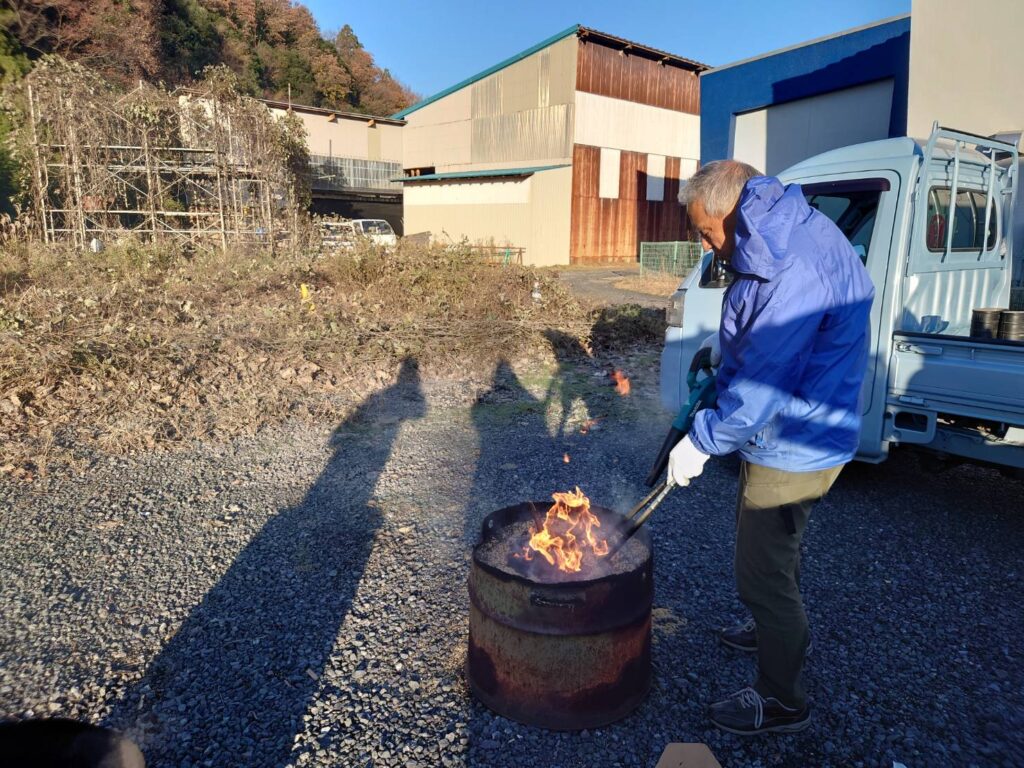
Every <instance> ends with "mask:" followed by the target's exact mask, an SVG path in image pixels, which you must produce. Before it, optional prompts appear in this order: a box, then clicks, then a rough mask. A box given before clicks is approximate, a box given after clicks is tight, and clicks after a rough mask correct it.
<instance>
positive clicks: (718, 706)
mask: <svg viewBox="0 0 1024 768" xmlns="http://www.w3.org/2000/svg"><path fill="white" fill-rule="evenodd" d="M708 717H709V718H710V719H711V722H712V723H714V724H715V725H717V726H718V727H719V728H721V729H722V730H723V731H729V733H737V734H739V735H740V736H753V735H754V734H758V733H767V732H769V731H775V732H776V733H795V732H797V731H802V730H803V729H804V728H806V727H807V726H808V725H810V724H811V708H810V706H809V705H807V704H805V705H804V706H803V708H802V709H794V708H792V707H787V706H786V705H784V704H783V703H782V702H781V701H779V700H778V699H776V698H773V697H769V698H767V699H766V698H764V697H762V696H761V694H759V693H758V692H757V691H755V690H754V689H753V688H744V689H743V690H742V691H737V692H736V693H734V694H733V695H732V696H730V697H729V698H727V699H725V700H723V701H719V702H716V703H714V704H712V705H711V706H710V707H708Z"/></svg>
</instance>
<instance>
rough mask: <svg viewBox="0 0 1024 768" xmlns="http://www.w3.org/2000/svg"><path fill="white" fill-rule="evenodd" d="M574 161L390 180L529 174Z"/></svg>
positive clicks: (440, 179)
mask: <svg viewBox="0 0 1024 768" xmlns="http://www.w3.org/2000/svg"><path fill="white" fill-rule="evenodd" d="M570 165H572V163H562V164H561V165H535V166H533V167H531V168H488V169H486V170H482V171H452V172H451V173H427V174H424V175H423V176H402V177H400V178H397V179H389V181H401V182H407V181H443V180H445V179H476V178H480V177H485V176H529V175H530V174H532V173H540V172H541V171H553V170H554V169H555V168H568V167H569V166H570Z"/></svg>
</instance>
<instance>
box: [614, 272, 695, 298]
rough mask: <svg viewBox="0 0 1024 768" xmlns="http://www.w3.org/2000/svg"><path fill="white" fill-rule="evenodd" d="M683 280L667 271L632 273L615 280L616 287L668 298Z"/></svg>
mask: <svg viewBox="0 0 1024 768" xmlns="http://www.w3.org/2000/svg"><path fill="white" fill-rule="evenodd" d="M682 281H683V279H682V278H681V277H678V276H677V275H670V274H668V273H666V272H653V273H648V274H646V275H630V276H629V277H624V278H622V279H621V280H616V281H615V287H616V288H618V289H620V290H623V291H633V292H634V293H645V294H647V295H648V296H664V297H665V298H666V299H667V298H668V297H669V296H671V295H672V293H673V292H674V291H675V290H676V288H678V287H679V284H680V283H681V282H682Z"/></svg>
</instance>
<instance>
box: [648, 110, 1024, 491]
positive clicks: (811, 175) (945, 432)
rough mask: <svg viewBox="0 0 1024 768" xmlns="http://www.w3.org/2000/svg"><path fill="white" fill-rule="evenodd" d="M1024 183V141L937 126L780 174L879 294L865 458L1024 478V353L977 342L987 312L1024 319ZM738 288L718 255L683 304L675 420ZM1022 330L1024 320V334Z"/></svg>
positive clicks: (679, 294)
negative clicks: (848, 248)
mask: <svg viewBox="0 0 1024 768" xmlns="http://www.w3.org/2000/svg"><path fill="white" fill-rule="evenodd" d="M1019 173H1020V157H1019V155H1018V149H1017V145H1016V142H1015V141H1013V142H1011V141H1002V140H998V139H993V138H989V137H984V136H976V135H973V134H970V133H966V132H964V131H956V130H951V129H946V128H940V127H939V126H938V124H936V125H935V127H934V128H933V130H932V135H931V137H930V138H929V139H928V140H927V141H924V142H922V141H917V140H914V139H910V138H895V139H885V140H882V141H873V142H868V143H865V144H856V145H853V146H848V147H843V148H840V149H835V150H832V151H829V152H825V153H824V154H821V155H818V156H816V157H812V158H810V159H808V160H805V161H803V162H801V163H799V164H797V165H795V166H793V167H791V168H789V169H788V170H786V171H785V172H784V173H781V174H779V178H780V179H781V180H782V182H783V183H785V184H790V183H795V184H799V185H800V186H801V188H802V191H803V194H804V196H805V197H806V199H807V201H808V203H810V205H811V206H812V207H814V208H816V209H817V210H819V211H821V212H822V213H824V214H826V215H827V216H829V218H831V219H832V220H833V221H834V222H835V223H836V224H837V225H838V226H839V228H840V229H841V230H842V231H843V233H844V234H845V235H846V236H847V237H848V238H849V240H850V242H851V244H852V245H853V247H854V249H855V250H856V251H857V253H858V254H859V255H860V256H861V258H862V259H863V260H864V263H865V266H866V267H867V270H868V273H869V274H870V276H871V280H872V281H873V283H874V286H875V300H874V304H873V305H872V308H871V320H870V324H871V329H870V333H871V348H870V354H869V358H868V370H867V374H866V376H865V380H864V388H863V392H862V402H863V425H862V428H861V434H860V445H859V448H858V452H857V459H859V460H861V461H867V462H875V463H877V462H881V461H884V460H885V459H886V457H887V456H888V455H889V452H890V450H891V449H892V448H893V447H895V446H915V447H917V448H920V449H923V450H925V451H927V452H928V453H929V454H930V455H931V456H932V457H934V458H936V459H938V460H939V462H938V463H939V466H943V465H946V464H947V463H949V464H955V463H960V462H974V463H978V464H985V465H992V466H996V467H999V468H1000V469H1002V470H1003V471H1004V472H1006V473H1007V474H1014V475H1016V476H1024V341H1017V340H1012V339H1007V338H981V337H979V336H978V335H975V336H972V335H971V334H972V312H973V310H975V309H982V308H1000V307H1001V308H1006V309H1009V308H1010V307H1011V301H1012V302H1013V305H1014V306H1013V308H1014V309H1019V310H1024V306H1021V304H1022V303H1024V302H1022V299H1024V295H1022V294H1024V288H1021V287H1020V285H1019V284H1018V286H1017V287H1014V286H1013V279H1014V273H1015V272H1016V275H1017V276H1018V277H1017V280H1018V281H1019V280H1020V276H1021V275H1022V274H1024V269H1022V267H1024V204H1021V202H1020V198H1019V196H1018V195H1017V183H1018V176H1019ZM1014 230H1016V232H1015V231H1014ZM1015 234H1016V235H1017V237H1016V238H1015V237H1014V235H1015ZM1015 244H1016V247H1017V250H1016V251H1015V250H1014V246H1015ZM730 281H731V274H730V273H729V272H728V271H727V270H726V269H724V268H723V267H722V266H721V265H720V264H718V263H717V262H716V261H715V259H714V258H713V256H712V254H711V253H705V254H704V256H703V258H702V260H701V262H700V263H699V264H698V265H697V266H696V267H695V268H694V269H693V270H692V271H691V272H690V274H689V275H688V276H687V277H686V278H685V279H684V280H683V282H682V284H681V285H680V287H679V289H678V290H677V291H676V292H675V293H674V294H673V295H672V298H671V300H670V304H669V309H668V311H667V320H668V328H667V330H666V333H665V347H664V350H663V352H662V358H661V399H662V403H663V405H664V406H665V407H666V408H668V409H669V410H671V411H673V412H675V411H677V410H678V409H679V407H680V405H681V404H682V403H685V402H686V398H687V385H686V373H687V370H688V368H689V364H690V361H691V360H692V358H693V356H694V354H695V353H696V351H697V349H698V347H699V346H700V343H701V341H702V340H703V339H704V338H705V337H706V336H707V335H708V334H710V333H711V332H713V331H715V330H717V329H718V325H719V321H720V318H721V307H722V296H723V293H724V291H725V289H726V287H727V286H728V284H729V282H730ZM1022 318H1024V314H1018V315H1014V316H1011V317H1010V319H1011V320H1013V322H1014V323H1016V324H1017V327H1019V322H1020V320H1021V319H1022Z"/></svg>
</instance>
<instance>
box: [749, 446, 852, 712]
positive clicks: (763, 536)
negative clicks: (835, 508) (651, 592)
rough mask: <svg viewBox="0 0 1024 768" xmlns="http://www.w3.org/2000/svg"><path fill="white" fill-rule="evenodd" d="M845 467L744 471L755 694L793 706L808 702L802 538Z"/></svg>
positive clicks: (755, 466) (751, 467)
mask: <svg viewBox="0 0 1024 768" xmlns="http://www.w3.org/2000/svg"><path fill="white" fill-rule="evenodd" d="M842 468H843V467H842V465H840V466H838V467H832V468H831V469H822V470H818V471H815V472H784V471H782V470H779V469H770V468H768V467H762V466H758V465H756V464H749V463H748V462H746V461H744V462H743V465H742V466H741V468H740V487H739V495H738V498H737V501H736V587H737V589H738V590H739V595H740V600H742V601H743V603H744V605H746V606H747V608H749V609H750V612H751V613H752V614H753V616H754V622H755V623H756V624H757V662H758V677H757V682H756V683H755V684H754V688H755V689H756V690H757V692H758V693H760V694H761V695H762V696H765V697H768V696H774V697H775V698H777V699H778V700H779V701H781V702H782V703H783V704H785V705H786V706H788V707H798V708H802V707H803V706H804V704H805V703H806V701H807V697H806V694H805V693H804V689H803V685H802V683H801V681H800V672H801V670H802V668H803V664H804V653H805V652H806V650H807V638H808V635H807V614H806V613H804V605H803V600H802V598H801V597H800V539H801V538H802V537H803V533H804V527H805V526H806V525H807V518H808V517H809V516H810V514H811V507H812V506H813V505H814V502H816V501H817V500H818V499H820V498H821V497H822V496H824V495H825V494H826V493H828V490H829V488H831V487H832V483H834V482H835V480H836V478H837V477H838V476H839V472H840V471H841V470H842Z"/></svg>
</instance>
